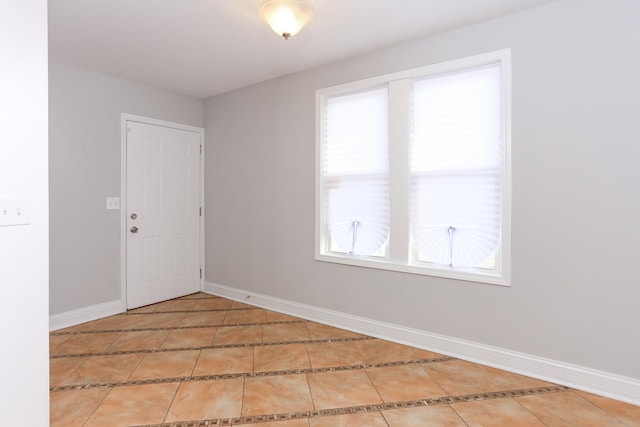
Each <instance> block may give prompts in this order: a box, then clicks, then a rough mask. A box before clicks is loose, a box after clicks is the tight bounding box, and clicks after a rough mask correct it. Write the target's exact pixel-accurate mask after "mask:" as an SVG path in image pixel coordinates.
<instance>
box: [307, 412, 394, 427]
mask: <svg viewBox="0 0 640 427" xmlns="http://www.w3.org/2000/svg"><path fill="white" fill-rule="evenodd" d="M309 426H310V427H365V426H366V427H387V423H386V422H385V420H384V417H383V416H382V414H381V413H380V412H366V413H364V414H348V415H334V416H328V417H321V418H311V419H310V420H309Z"/></svg>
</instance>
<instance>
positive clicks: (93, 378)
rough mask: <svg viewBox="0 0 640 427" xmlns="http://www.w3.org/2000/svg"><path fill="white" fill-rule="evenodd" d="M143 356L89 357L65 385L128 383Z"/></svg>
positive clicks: (67, 379) (69, 377) (65, 381)
mask: <svg viewBox="0 0 640 427" xmlns="http://www.w3.org/2000/svg"><path fill="white" fill-rule="evenodd" d="M142 358H143V355H141V354H118V355H113V356H92V357H88V358H87V359H86V360H85V361H84V363H83V364H82V365H80V366H79V367H78V369H76V370H75V371H73V373H72V374H71V375H69V376H68V377H67V378H66V379H65V380H64V381H63V382H62V384H63V385H76V384H94V383H113V382H120V381H126V380H127V378H129V375H131V373H132V372H133V370H134V369H135V368H136V367H137V366H138V364H139V363H140V361H141V360H142Z"/></svg>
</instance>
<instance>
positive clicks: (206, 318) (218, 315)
mask: <svg viewBox="0 0 640 427" xmlns="http://www.w3.org/2000/svg"><path fill="white" fill-rule="evenodd" d="M226 314H227V313H226V312H225V311H199V312H198V311H196V312H193V313H187V315H186V316H185V318H184V320H183V321H182V323H180V326H183V327H184V326H220V325H222V324H223V323H224V316H225V315H226Z"/></svg>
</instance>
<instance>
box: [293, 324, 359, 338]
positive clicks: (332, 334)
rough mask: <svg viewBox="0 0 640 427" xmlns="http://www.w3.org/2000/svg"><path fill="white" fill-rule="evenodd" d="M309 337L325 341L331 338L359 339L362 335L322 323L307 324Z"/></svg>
mask: <svg viewBox="0 0 640 427" xmlns="http://www.w3.org/2000/svg"><path fill="white" fill-rule="evenodd" d="M306 323H307V329H308V330H309V335H311V339H312V340H325V339H330V338H358V337H361V336H362V335H360V334H356V333H355V332H351V331H347V330H345V329H339V328H334V327H333V326H329V325H323V324H321V323H315V322H306Z"/></svg>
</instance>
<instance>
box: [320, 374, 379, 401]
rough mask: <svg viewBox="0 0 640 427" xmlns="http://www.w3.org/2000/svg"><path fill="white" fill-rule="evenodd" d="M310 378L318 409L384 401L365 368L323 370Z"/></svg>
mask: <svg viewBox="0 0 640 427" xmlns="http://www.w3.org/2000/svg"><path fill="white" fill-rule="evenodd" d="M308 378H309V387H310V388H311V395H312V396H313V403H314V405H315V407H316V409H328V408H342V407H345V406H358V405H368V404H374V403H382V399H381V398H380V395H379V394H378V392H377V390H376V388H375V387H374V386H373V383H372V382H371V380H370V379H369V376H368V375H367V373H366V372H365V371H364V370H355V371H339V372H323V373H317V374H309V375H308Z"/></svg>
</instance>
